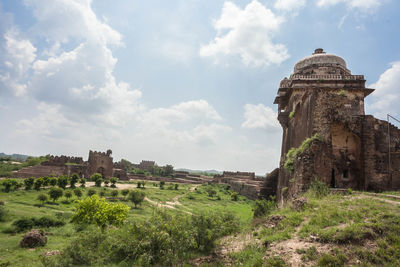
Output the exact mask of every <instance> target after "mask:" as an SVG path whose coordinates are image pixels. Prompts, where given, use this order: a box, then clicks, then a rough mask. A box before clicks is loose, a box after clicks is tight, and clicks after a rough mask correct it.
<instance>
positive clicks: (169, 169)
mask: <svg viewBox="0 0 400 267" xmlns="http://www.w3.org/2000/svg"><path fill="white" fill-rule="evenodd" d="M173 174H174V167H173V166H172V165H166V166H165V168H164V175H165V176H172V175H173Z"/></svg>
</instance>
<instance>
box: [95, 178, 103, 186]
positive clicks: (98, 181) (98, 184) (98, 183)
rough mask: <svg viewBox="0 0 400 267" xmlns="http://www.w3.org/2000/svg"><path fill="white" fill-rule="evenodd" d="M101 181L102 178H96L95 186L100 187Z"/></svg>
mask: <svg viewBox="0 0 400 267" xmlns="http://www.w3.org/2000/svg"><path fill="white" fill-rule="evenodd" d="M102 182H103V178H98V179H97V180H96V181H95V182H94V183H95V185H96V186H97V187H101V183H102Z"/></svg>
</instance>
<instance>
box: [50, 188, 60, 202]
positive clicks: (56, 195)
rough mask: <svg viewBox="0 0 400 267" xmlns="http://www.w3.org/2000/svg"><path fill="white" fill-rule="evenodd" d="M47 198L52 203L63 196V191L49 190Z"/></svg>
mask: <svg viewBox="0 0 400 267" xmlns="http://www.w3.org/2000/svg"><path fill="white" fill-rule="evenodd" d="M49 196H50V198H51V199H52V200H53V202H56V200H57V199H59V198H60V197H62V196H63V190H62V189H61V188H51V189H50V191H49Z"/></svg>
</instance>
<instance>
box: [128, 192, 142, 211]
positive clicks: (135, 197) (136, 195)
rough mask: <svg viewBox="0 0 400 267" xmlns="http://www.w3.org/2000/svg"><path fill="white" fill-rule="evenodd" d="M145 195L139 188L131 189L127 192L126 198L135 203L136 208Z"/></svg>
mask: <svg viewBox="0 0 400 267" xmlns="http://www.w3.org/2000/svg"><path fill="white" fill-rule="evenodd" d="M144 197H145V193H144V192H143V191H139V190H133V191H132V192H130V193H129V196H128V199H129V200H130V201H131V202H132V203H133V204H135V209H136V208H137V205H140V204H141V203H142V202H143V200H144Z"/></svg>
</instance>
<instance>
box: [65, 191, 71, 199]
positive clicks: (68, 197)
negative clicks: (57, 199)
mask: <svg viewBox="0 0 400 267" xmlns="http://www.w3.org/2000/svg"><path fill="white" fill-rule="evenodd" d="M64 196H65V197H66V198H67V199H68V200H69V199H70V198H71V197H72V192H71V191H67V192H65V194H64Z"/></svg>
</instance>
